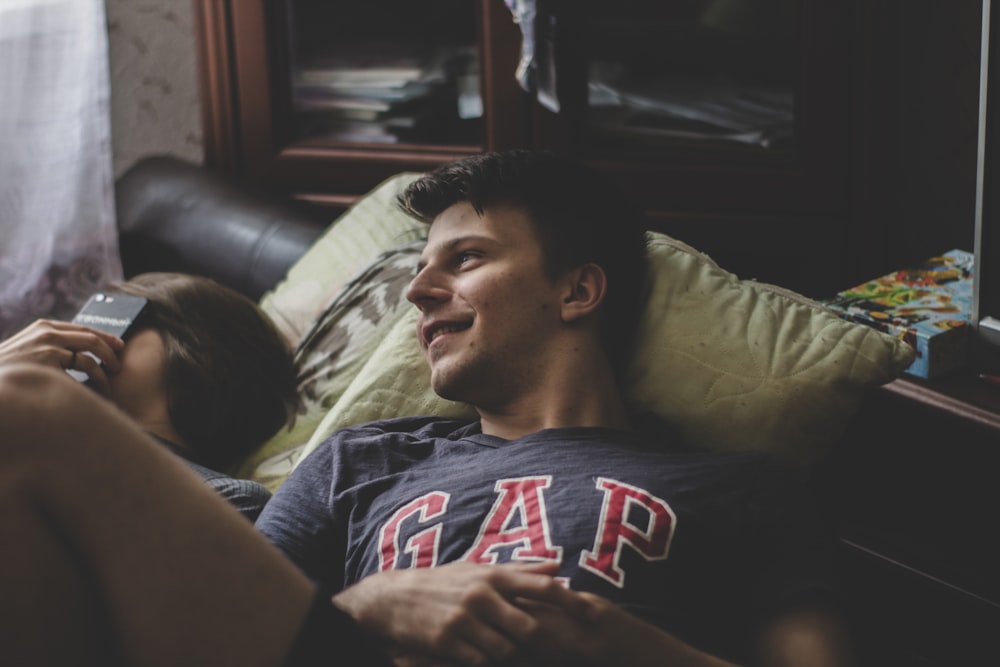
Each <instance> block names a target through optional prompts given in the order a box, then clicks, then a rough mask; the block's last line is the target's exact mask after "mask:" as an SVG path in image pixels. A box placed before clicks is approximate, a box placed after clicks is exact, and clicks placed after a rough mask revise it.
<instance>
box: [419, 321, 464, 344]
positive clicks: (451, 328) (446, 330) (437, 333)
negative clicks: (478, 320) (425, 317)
mask: <svg viewBox="0 0 1000 667" xmlns="http://www.w3.org/2000/svg"><path fill="white" fill-rule="evenodd" d="M471 326H472V324H471V323H468V324H448V325H445V326H441V327H437V328H435V329H434V330H433V331H431V332H430V333H429V334H428V335H427V344H428V345H430V344H431V343H433V342H434V341H435V340H437V339H438V338H440V337H441V336H444V335H445V334H450V333H456V332H458V331H465V330H466V329H468V328H469V327H471Z"/></svg>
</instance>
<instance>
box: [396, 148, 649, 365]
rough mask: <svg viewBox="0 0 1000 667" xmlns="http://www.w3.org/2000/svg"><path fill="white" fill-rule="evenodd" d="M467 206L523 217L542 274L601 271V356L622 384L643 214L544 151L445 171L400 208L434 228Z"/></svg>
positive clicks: (638, 302) (492, 156)
mask: <svg viewBox="0 0 1000 667" xmlns="http://www.w3.org/2000/svg"><path fill="white" fill-rule="evenodd" d="M460 202H468V203H469V204H470V205H471V206H472V207H473V208H474V209H475V210H476V212H477V213H479V214H480V215H482V214H483V212H484V211H486V210H488V209H490V208H492V207H494V206H498V205H507V206H513V207H515V208H517V209H519V210H521V211H523V212H525V213H526V214H527V215H528V217H529V219H530V220H531V221H532V223H533V224H534V226H535V229H536V230H537V232H538V236H539V239H540V241H541V245H542V253H543V256H544V258H545V260H544V261H545V270H546V271H547V272H548V273H549V275H550V276H552V277H554V276H555V275H557V274H558V273H560V272H562V271H565V270H567V269H570V268H572V267H575V266H580V265H582V264H586V263H590V262H592V263H594V264H597V265H598V266H600V267H601V268H602V269H604V272H605V274H606V275H607V281H608V290H607V295H606V297H605V301H604V303H603V305H602V309H601V316H600V317H601V326H602V340H603V344H604V349H605V351H606V353H607V354H608V357H609V359H610V360H611V362H612V364H613V365H614V367H615V369H616V371H617V372H618V374H619V377H620V376H621V374H622V373H623V371H624V367H625V365H626V364H627V362H628V360H629V359H630V358H631V355H632V351H633V348H634V343H635V335H636V330H637V329H638V325H639V317H640V314H641V308H642V304H643V303H644V300H645V299H644V296H645V295H644V289H645V285H646V234H645V223H644V220H643V217H642V215H641V213H640V212H639V211H638V209H637V208H635V207H634V206H633V205H632V204H631V202H630V201H629V200H628V199H627V198H626V197H625V196H624V195H623V194H622V193H621V192H620V190H618V189H617V188H616V187H615V186H614V185H613V184H612V183H610V182H609V181H608V179H607V178H605V177H603V176H601V175H599V174H598V173H597V172H595V171H594V170H592V169H590V168H588V167H586V166H585V165H583V164H580V163H578V162H575V161H573V160H570V159H567V158H562V157H558V156H556V155H554V154H552V153H549V152H545V151H528V150H522V149H517V150H511V151H506V152H499V153H495V152H494V153H482V154H477V155H473V156H470V157H467V158H463V159H460V160H458V161H455V162H451V163H448V164H445V165H443V166H441V167H438V168H437V169H435V170H433V171H431V172H429V173H428V174H425V175H424V176H422V177H420V178H418V179H417V180H416V181H414V182H413V183H411V184H410V185H409V187H407V188H406V189H405V190H404V191H403V192H402V193H401V194H400V196H399V198H398V203H399V206H400V207H401V208H402V209H403V210H404V211H406V212H407V213H409V214H410V215H412V216H413V217H415V218H417V219H418V220H422V221H423V222H426V223H428V224H429V223H431V222H433V221H434V219H435V218H436V217H437V216H438V215H440V214H441V213H443V212H444V211H445V210H446V209H448V208H450V207H451V206H452V205H454V204H457V203H460Z"/></svg>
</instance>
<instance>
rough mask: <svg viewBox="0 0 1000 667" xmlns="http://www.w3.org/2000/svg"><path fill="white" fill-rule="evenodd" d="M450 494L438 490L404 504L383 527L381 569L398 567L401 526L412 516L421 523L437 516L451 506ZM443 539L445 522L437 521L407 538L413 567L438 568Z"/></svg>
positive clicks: (407, 549)
mask: <svg viewBox="0 0 1000 667" xmlns="http://www.w3.org/2000/svg"><path fill="white" fill-rule="evenodd" d="M449 498H450V496H449V495H448V494H447V493H441V492H440V491H435V492H433V493H428V494H427V495H425V496H422V497H420V498H417V499H415V500H411V501H410V502H409V503H407V504H406V505H404V506H403V507H400V508H399V509H398V510H396V512H395V513H394V514H393V515H392V517H390V518H389V521H387V522H386V524H385V525H384V526H382V530H381V531H380V533H379V554H378V558H379V570H380V571H385V570H391V569H393V568H395V567H396V563H397V560H398V558H399V534H400V526H401V525H402V524H403V522H404V521H406V520H407V519H409V518H411V517H414V516H415V517H416V521H417V523H420V524H423V523H427V522H428V521H430V520H431V519H435V518H437V517H439V516H441V515H442V514H444V512H445V510H447V508H448V499H449ZM440 540H441V524H436V525H434V526H431V527H429V528H426V529H424V530H422V531H420V532H418V533H415V534H414V535H412V536H411V537H410V538H409V539H408V540H407V541H406V546H405V547H404V548H403V552H404V553H406V554H408V555H409V556H410V567H411V568H415V567H434V566H435V565H437V559H438V546H439V544H440Z"/></svg>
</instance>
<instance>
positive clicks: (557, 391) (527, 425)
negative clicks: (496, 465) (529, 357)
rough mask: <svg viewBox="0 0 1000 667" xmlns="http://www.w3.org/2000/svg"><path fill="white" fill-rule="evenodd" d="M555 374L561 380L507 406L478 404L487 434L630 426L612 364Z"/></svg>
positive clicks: (520, 434)
mask: <svg viewBox="0 0 1000 667" xmlns="http://www.w3.org/2000/svg"><path fill="white" fill-rule="evenodd" d="M554 377H559V378H560V379H559V380H555V381H552V382H549V383H546V384H545V385H544V386H539V387H537V388H536V390H535V391H533V392H531V393H529V394H526V395H524V396H520V397H518V398H516V399H515V400H513V401H510V402H509V403H507V404H505V405H500V406H476V410H477V412H478V413H479V417H480V421H481V424H482V431H483V433H485V434H487V435H494V436H497V437H500V438H504V439H505V440H514V439H517V438H521V437H523V436H525V435H528V434H529V433H535V432H537V431H541V430H543V429H549V428H573V427H581V426H585V427H602V428H616V429H622V430H627V429H629V428H630V426H631V424H630V421H629V418H628V411H627V410H626V408H625V402H624V399H623V397H622V394H621V391H620V390H619V388H618V384H617V383H616V381H615V378H614V375H613V373H612V372H611V369H610V367H609V366H608V365H606V364H603V363H599V364H589V365H582V364H581V365H577V366H576V367H575V368H573V369H572V370H571V371H570V372H568V373H566V374H564V375H561V376H560V375H558V374H554Z"/></svg>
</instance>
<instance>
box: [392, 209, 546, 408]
mask: <svg viewBox="0 0 1000 667" xmlns="http://www.w3.org/2000/svg"><path fill="white" fill-rule="evenodd" d="M561 284H562V281H558V280H557V281H553V280H551V279H550V278H549V277H548V276H547V275H546V273H545V271H544V268H543V262H542V249H541V246H540V245H539V241H538V237H537V234H536V232H535V228H534V226H533V225H532V223H531V222H530V220H529V219H528V218H527V216H526V215H525V214H524V213H523V212H521V211H519V210H517V209H514V208H510V207H503V206H501V207H494V208H492V209H491V210H489V211H486V212H485V213H484V214H483V215H482V217H480V216H479V215H478V214H477V213H476V211H475V210H474V209H473V208H472V206H471V205H470V204H468V203H465V202H462V203H459V204H455V205H454V206H452V207H451V208H449V209H447V210H446V211H444V212H443V213H442V214H441V215H440V216H438V217H437V218H436V219H435V220H434V222H433V224H432V225H431V227H430V232H429V234H428V238H427V245H426V247H425V248H424V251H423V253H422V254H421V264H420V269H419V271H418V273H417V276H416V277H415V278H414V279H413V282H412V283H410V286H409V289H408V291H407V298H408V299H409V300H410V301H411V302H413V303H414V304H415V305H416V306H417V308H418V309H419V310H420V316H419V318H418V320H417V337H418V340H419V342H420V346H421V349H422V350H423V351H424V354H425V356H426V358H427V362H428V364H429V365H430V370H431V384H432V386H433V388H434V390H435V391H436V392H437V393H438V394H439V395H441V396H443V397H445V398H448V399H451V400H457V401H462V402H467V403H471V404H472V405H475V406H480V407H490V406H491V405H494V404H496V405H500V404H503V403H505V402H509V401H510V400H512V399H514V398H516V397H517V396H518V395H519V392H522V391H524V390H525V388H530V387H531V386H532V384H533V383H534V384H535V386H537V382H538V380H539V379H540V377H541V376H542V375H544V372H545V361H546V357H547V355H548V353H549V352H548V350H549V349H550V348H551V346H552V345H553V344H554V336H553V334H554V332H556V331H557V330H558V328H559V327H560V326H561V313H560V308H559V305H560V302H561V299H562V289H561Z"/></svg>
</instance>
